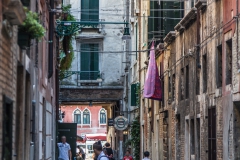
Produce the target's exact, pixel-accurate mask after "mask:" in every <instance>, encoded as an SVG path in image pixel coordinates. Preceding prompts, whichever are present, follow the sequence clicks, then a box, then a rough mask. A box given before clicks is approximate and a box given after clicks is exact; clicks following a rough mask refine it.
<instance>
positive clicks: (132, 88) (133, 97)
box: [131, 84, 137, 106]
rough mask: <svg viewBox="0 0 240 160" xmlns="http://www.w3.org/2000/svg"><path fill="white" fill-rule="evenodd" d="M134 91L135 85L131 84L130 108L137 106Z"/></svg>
mask: <svg viewBox="0 0 240 160" xmlns="http://www.w3.org/2000/svg"><path fill="white" fill-rule="evenodd" d="M136 90H137V84H132V85H131V106H136V105H137V95H136Z"/></svg>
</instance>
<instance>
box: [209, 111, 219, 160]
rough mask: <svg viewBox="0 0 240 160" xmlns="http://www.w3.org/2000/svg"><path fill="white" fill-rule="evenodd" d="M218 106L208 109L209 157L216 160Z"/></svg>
mask: <svg viewBox="0 0 240 160" xmlns="http://www.w3.org/2000/svg"><path fill="white" fill-rule="evenodd" d="M216 153H217V152H216V108H209V109H208V159H209V160H210V159H211V160H216V157H217V156H216Z"/></svg>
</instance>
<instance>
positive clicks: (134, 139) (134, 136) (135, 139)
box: [130, 116, 140, 159]
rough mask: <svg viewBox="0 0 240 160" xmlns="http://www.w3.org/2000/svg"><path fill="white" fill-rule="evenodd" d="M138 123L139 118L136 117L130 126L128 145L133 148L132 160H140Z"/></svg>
mask: <svg viewBox="0 0 240 160" xmlns="http://www.w3.org/2000/svg"><path fill="white" fill-rule="evenodd" d="M139 134H140V122H139V116H137V117H136V118H135V119H134V120H133V122H132V125H131V133H130V135H131V139H130V144H131V145H132V147H133V156H134V159H140V136H139Z"/></svg>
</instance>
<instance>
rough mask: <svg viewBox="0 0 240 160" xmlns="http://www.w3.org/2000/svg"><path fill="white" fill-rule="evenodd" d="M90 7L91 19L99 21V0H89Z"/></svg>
mask: <svg viewBox="0 0 240 160" xmlns="http://www.w3.org/2000/svg"><path fill="white" fill-rule="evenodd" d="M89 1H90V2H89V9H90V12H89V13H90V15H89V19H90V20H91V21H98V20H99V0H89Z"/></svg>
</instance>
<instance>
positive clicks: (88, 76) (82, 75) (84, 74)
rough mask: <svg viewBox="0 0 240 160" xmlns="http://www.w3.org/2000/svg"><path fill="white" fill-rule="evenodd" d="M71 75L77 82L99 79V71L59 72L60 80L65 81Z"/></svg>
mask: <svg viewBox="0 0 240 160" xmlns="http://www.w3.org/2000/svg"><path fill="white" fill-rule="evenodd" d="M72 75H77V79H78V80H97V79H98V78H101V75H100V71H61V72H60V78H61V79H62V80H63V79H66V78H68V77H70V76H72Z"/></svg>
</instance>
